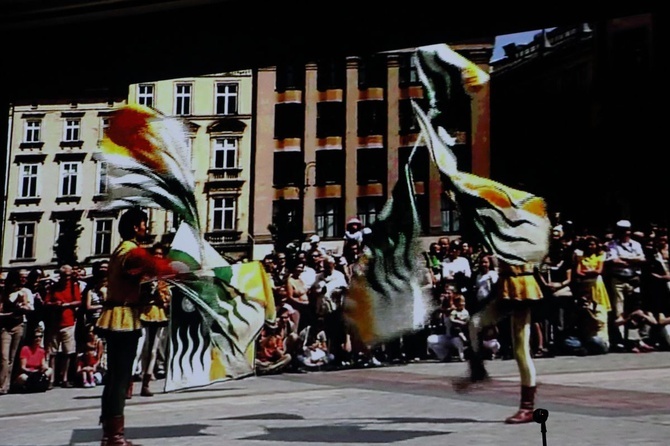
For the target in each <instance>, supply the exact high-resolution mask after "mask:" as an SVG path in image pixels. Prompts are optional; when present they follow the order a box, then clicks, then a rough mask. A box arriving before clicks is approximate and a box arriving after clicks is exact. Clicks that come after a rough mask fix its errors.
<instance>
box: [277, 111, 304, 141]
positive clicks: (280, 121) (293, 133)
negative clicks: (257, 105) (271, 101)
mask: <svg viewBox="0 0 670 446" xmlns="http://www.w3.org/2000/svg"><path fill="white" fill-rule="evenodd" d="M304 132H305V106H304V105H303V104H297V103H283V104H276V105H275V138H276V139H286V138H302V137H303V133H304Z"/></svg>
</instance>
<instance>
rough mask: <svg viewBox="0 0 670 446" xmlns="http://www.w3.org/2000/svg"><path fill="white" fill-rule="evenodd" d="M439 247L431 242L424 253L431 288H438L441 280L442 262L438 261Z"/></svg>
mask: <svg viewBox="0 0 670 446" xmlns="http://www.w3.org/2000/svg"><path fill="white" fill-rule="evenodd" d="M440 257H441V256H440V245H439V244H438V243H437V242H432V243H431V244H430V245H429V246H428V251H427V252H426V267H427V268H428V270H429V271H430V277H431V281H432V283H433V286H434V287H435V286H438V284H439V283H440V282H441V278H442V261H441V259H440Z"/></svg>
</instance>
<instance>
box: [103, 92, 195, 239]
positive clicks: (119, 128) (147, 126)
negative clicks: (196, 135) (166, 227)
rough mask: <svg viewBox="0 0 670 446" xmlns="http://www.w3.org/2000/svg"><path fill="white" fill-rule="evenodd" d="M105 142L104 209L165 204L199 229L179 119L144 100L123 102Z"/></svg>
mask: <svg viewBox="0 0 670 446" xmlns="http://www.w3.org/2000/svg"><path fill="white" fill-rule="evenodd" d="M101 146H102V149H103V156H104V159H105V161H106V162H107V163H108V166H109V167H108V177H109V189H110V190H109V200H108V202H107V203H105V208H106V209H125V208H129V207H133V206H140V207H152V208H158V209H161V208H162V209H167V210H170V211H172V212H174V213H175V214H176V215H179V216H180V217H181V218H182V219H183V221H185V222H187V223H188V224H190V225H191V226H192V227H193V228H194V229H195V230H196V231H197V232H200V221H199V219H198V212H197V208H196V203H195V193H194V187H195V180H194V178H193V173H192V172H191V167H190V166H191V162H190V156H191V154H190V151H189V148H188V145H187V137H186V132H185V129H184V125H183V123H182V122H181V121H178V120H177V119H174V118H169V117H166V116H163V115H161V114H160V113H158V112H157V111H155V110H153V109H151V108H148V107H144V106H140V105H129V106H126V107H122V108H120V109H118V110H116V111H115V112H114V114H113V115H112V117H111V119H110V124H109V127H108V128H107V130H106V132H105V137H104V139H103V141H102V145H101Z"/></svg>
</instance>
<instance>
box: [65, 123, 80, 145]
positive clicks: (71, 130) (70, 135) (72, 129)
mask: <svg viewBox="0 0 670 446" xmlns="http://www.w3.org/2000/svg"><path fill="white" fill-rule="evenodd" d="M80 127H81V120H79V119H66V120H65V138H64V141H79V130H80Z"/></svg>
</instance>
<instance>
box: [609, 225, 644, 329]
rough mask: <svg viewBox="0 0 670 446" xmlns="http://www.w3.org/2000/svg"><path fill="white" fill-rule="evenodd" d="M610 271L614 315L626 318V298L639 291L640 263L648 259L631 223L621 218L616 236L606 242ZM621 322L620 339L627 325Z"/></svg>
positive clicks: (621, 318)
mask: <svg viewBox="0 0 670 446" xmlns="http://www.w3.org/2000/svg"><path fill="white" fill-rule="evenodd" d="M605 262H606V267H607V275H608V276H609V280H610V289H611V291H612V293H613V294H612V296H611V297H612V298H613V299H612V300H613V302H612V307H613V310H614V319H615V320H619V321H622V320H623V319H624V307H625V301H626V300H627V299H631V298H633V296H634V295H635V294H639V293H640V275H641V267H642V264H643V263H644V262H645V255H644V251H643V249H642V245H641V244H640V243H639V242H637V241H635V240H633V239H632V238H631V223H630V221H628V220H620V221H618V222H617V224H616V231H615V233H614V239H613V240H612V241H611V242H609V243H608V244H607V255H606V257H605ZM617 325H618V326H619V332H618V336H617V337H618V338H619V341H620V340H621V339H623V336H624V325H623V324H617Z"/></svg>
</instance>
